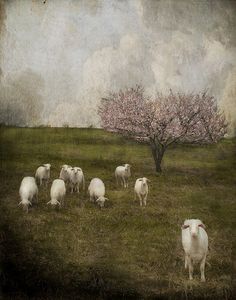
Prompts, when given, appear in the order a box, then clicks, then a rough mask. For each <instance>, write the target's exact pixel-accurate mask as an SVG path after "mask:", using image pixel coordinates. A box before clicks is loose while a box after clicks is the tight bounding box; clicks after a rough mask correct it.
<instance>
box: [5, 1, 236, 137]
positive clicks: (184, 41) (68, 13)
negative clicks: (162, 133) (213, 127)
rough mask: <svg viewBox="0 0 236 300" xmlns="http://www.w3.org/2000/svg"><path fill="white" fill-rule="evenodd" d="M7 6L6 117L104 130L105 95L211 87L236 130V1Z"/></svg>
mask: <svg viewBox="0 0 236 300" xmlns="http://www.w3.org/2000/svg"><path fill="white" fill-rule="evenodd" d="M44 2H45V3H44ZM0 3H1V4H0V7H1V10H0V122H5V123H7V124H15V125H20V126H24V125H26V126H35V125H51V126H65V125H69V126H73V127H74V126H78V127H87V126H95V127H99V124H100V120H99V117H98V114H97V107H98V105H99V103H100V100H101V98H102V97H106V96H108V95H109V92H110V91H117V90H119V89H122V88H125V87H131V86H134V85H136V84H142V85H143V86H144V88H145V90H146V93H147V94H148V95H150V96H155V94H156V93H157V92H162V93H167V92H168V90H169V89H172V90H173V91H185V92H200V91H202V90H205V89H208V91H209V93H210V94H212V95H213V96H215V97H216V99H217V101H218V103H219V107H220V108H221V109H222V110H224V112H225V114H226V117H227V120H228V121H229V123H230V127H229V134H230V135H235V133H236V1H234V0H233V1H228V0H209V1H207V0H77V1H76V0H46V1H45V0H44V1H43V0H42V1H41V0H20V1H16V0H8V1H4V0H0Z"/></svg>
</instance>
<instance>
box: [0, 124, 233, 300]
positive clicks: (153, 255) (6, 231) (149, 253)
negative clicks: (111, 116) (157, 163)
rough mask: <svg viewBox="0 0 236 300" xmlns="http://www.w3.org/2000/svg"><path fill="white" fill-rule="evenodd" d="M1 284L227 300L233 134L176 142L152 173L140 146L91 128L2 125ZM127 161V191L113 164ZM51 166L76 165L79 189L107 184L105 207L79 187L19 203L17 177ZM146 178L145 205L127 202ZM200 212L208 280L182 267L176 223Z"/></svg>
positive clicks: (73, 292)
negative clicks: (55, 204)
mask: <svg viewBox="0 0 236 300" xmlns="http://www.w3.org/2000/svg"><path fill="white" fill-rule="evenodd" d="M0 131H1V136H0V138H1V141H0V142H1V144H0V151H1V152H0V155H1V157H0V160H1V166H0V167H1V176H2V178H1V183H0V195H1V204H0V205H1V206H0V209H1V216H0V218H1V235H0V238H1V244H0V247H1V257H0V259H1V275H0V276H1V278H0V279H1V283H2V286H3V293H4V294H3V297H4V299H121V298H123V299H128V298H129V299H202V298H204V299H230V298H233V275H235V274H234V272H235V269H234V268H235V265H234V264H233V247H234V249H235V245H234V244H233V241H234V230H235V219H236V218H235V213H236V210H235V208H236V205H235V203H236V140H235V139H228V140H224V141H223V142H221V143H219V144H217V145H209V146H206V145H204V146H190V145H185V146H180V145H179V146H175V147H172V148H171V149H169V150H168V151H167V153H166V156H165V158H164V165H163V166H164V171H163V173H162V174H161V175H156V173H155V171H154V163H153V160H152V157H151V155H150V150H149V148H148V146H147V145H141V144H137V143H135V142H133V141H129V140H126V139H124V138H122V137H120V136H117V135H114V134H111V133H106V132H104V131H102V130H98V129H71V128H34V129H32V128H31V129H30V128H0ZM126 162H128V163H130V164H131V165H132V178H131V184H130V187H129V188H128V189H127V190H122V189H117V188H116V185H115V180H114V175H113V174H114V169H115V167H116V166H117V165H120V164H123V163H126ZM42 163H51V164H52V171H51V181H52V180H53V179H54V178H57V177H58V176H59V171H60V165H62V164H64V163H67V164H71V165H74V166H80V167H81V168H82V169H83V170H84V173H85V179H86V186H87V185H88V183H89V181H90V179H91V178H93V177H95V176H96V177H100V178H101V179H102V180H103V181H104V182H105V184H106V188H107V196H108V198H109V199H110V202H107V206H106V208H105V209H104V210H99V209H98V208H97V207H95V206H94V205H92V204H91V203H89V202H88V201H87V200H88V196H87V193H86V192H83V193H82V194H81V195H79V197H78V195H77V194H73V195H71V194H69V193H68V194H67V195H66V199H65V200H66V207H65V208H63V209H61V210H59V211H53V210H52V209H50V208H49V207H47V206H46V202H47V201H49V200H50V199H49V188H48V189H46V188H45V187H44V188H40V191H39V204H38V205H37V206H34V207H33V208H32V209H31V210H30V211H29V213H28V214H25V213H24V212H23V211H22V210H21V209H20V208H19V207H18V206H17V204H18V202H19V196H18V189H19V185H20V182H21V180H22V178H23V176H26V175H34V173H35V170H36V168H37V166H38V165H40V164H42ZM141 176H146V177H148V178H149V179H150V180H151V183H150V194H149V197H148V203H147V207H146V208H140V207H139V203H138V202H135V201H134V199H133V185H134V182H135V179H136V178H137V177H141ZM186 218H200V219H201V220H202V221H203V222H204V223H205V224H206V226H207V232H208V235H209V255H208V259H207V265H206V280H207V282H206V283H201V282H200V272H199V267H198V266H197V267H196V268H195V272H194V280H193V281H192V282H190V281H189V280H188V272H187V271H186V270H184V259H183V258H184V257H183V250H182V247H181V230H180V226H181V224H182V222H183V221H184V219H186Z"/></svg>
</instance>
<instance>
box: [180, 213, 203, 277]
mask: <svg viewBox="0 0 236 300" xmlns="http://www.w3.org/2000/svg"><path fill="white" fill-rule="evenodd" d="M182 245H183V248H184V252H185V269H187V267H188V268H189V279H190V280H192V279H193V263H194V262H200V271H201V281H202V282H205V281H206V279H205V262H206V256H207V252H208V235H207V233H206V231H205V225H204V224H203V223H202V221H201V220H198V219H191V220H185V221H184V224H183V225H182Z"/></svg>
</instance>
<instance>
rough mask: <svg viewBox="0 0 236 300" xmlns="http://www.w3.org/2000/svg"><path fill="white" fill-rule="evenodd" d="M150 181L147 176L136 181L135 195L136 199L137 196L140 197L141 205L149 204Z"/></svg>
mask: <svg viewBox="0 0 236 300" xmlns="http://www.w3.org/2000/svg"><path fill="white" fill-rule="evenodd" d="M147 182H150V180H149V179H147V178H146V177H143V178H138V179H137V180H136V182H135V186H134V197H135V200H136V196H137V197H138V198H139V201H140V206H146V204H147V195H148V184H147Z"/></svg>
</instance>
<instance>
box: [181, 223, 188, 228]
mask: <svg viewBox="0 0 236 300" xmlns="http://www.w3.org/2000/svg"><path fill="white" fill-rule="evenodd" d="M188 227H189V225H185V224H183V225H182V226H181V228H182V229H186V228H188Z"/></svg>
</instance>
